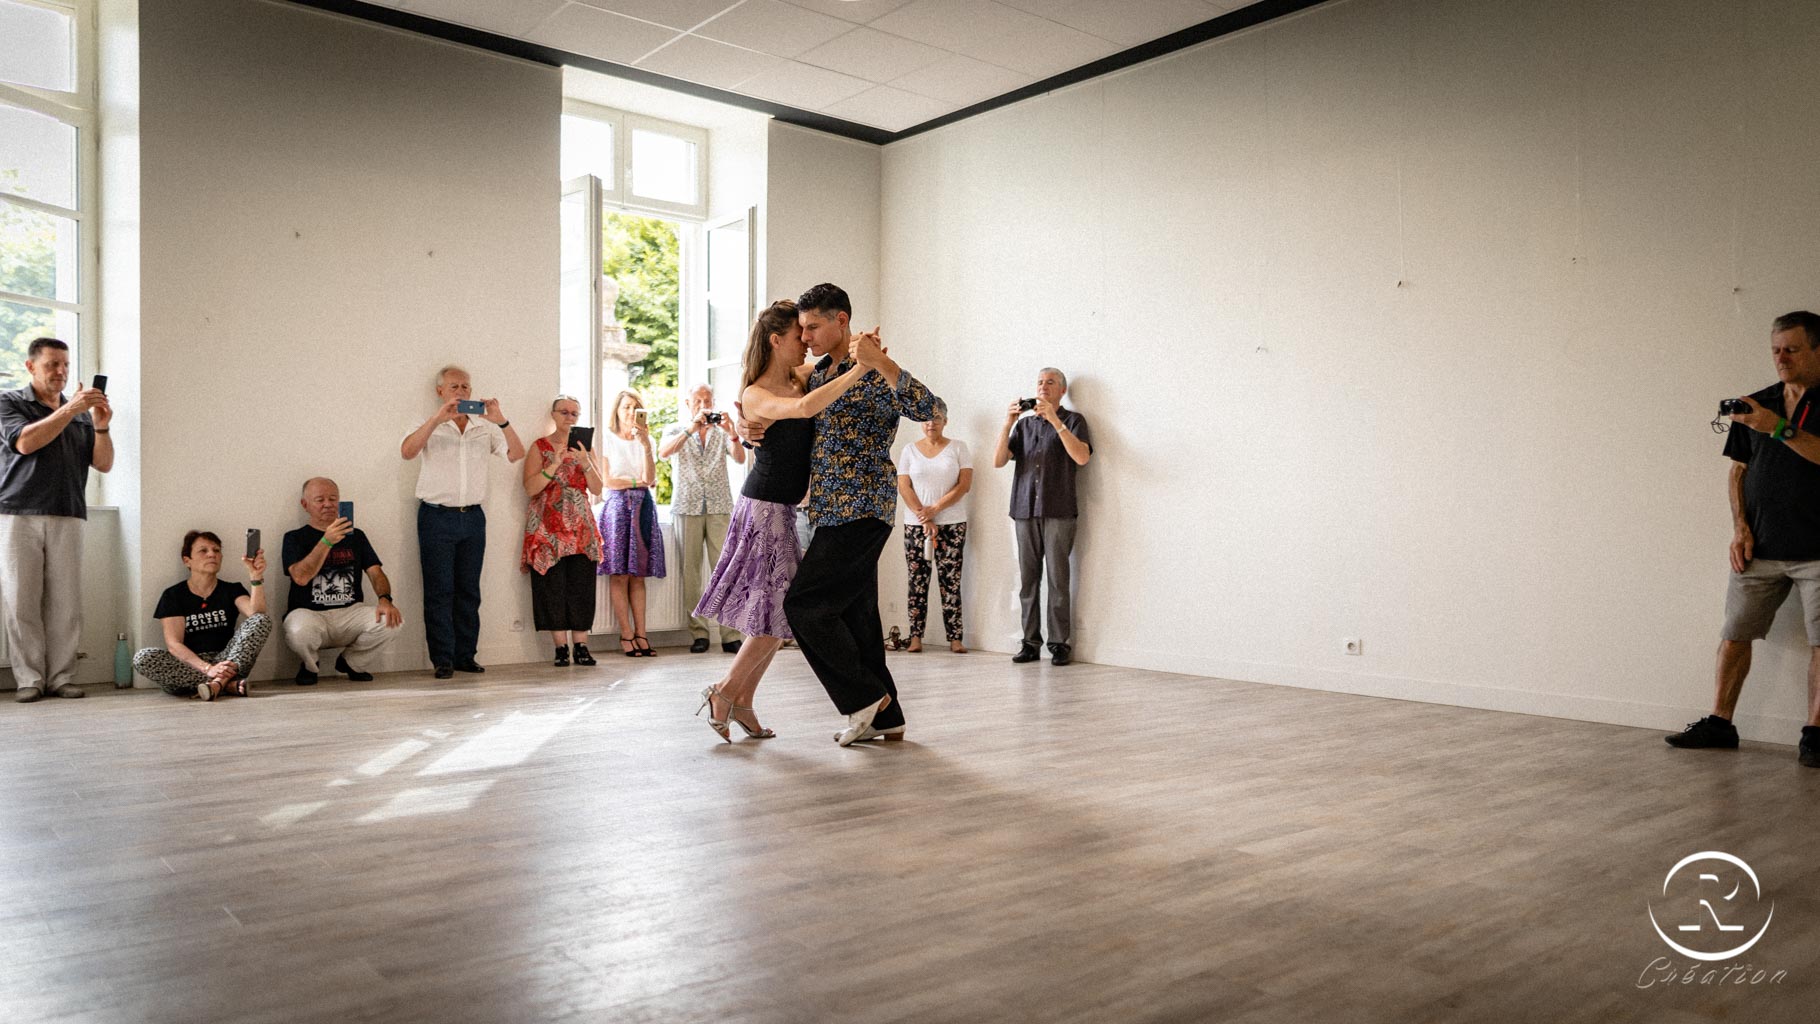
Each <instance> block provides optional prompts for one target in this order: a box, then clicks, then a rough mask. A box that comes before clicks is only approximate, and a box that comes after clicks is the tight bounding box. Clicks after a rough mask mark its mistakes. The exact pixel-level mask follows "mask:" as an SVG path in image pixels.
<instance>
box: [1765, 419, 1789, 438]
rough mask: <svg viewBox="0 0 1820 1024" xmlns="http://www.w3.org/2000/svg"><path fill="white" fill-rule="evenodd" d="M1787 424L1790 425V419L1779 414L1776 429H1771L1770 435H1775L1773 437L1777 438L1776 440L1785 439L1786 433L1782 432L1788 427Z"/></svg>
mask: <svg viewBox="0 0 1820 1024" xmlns="http://www.w3.org/2000/svg"><path fill="white" fill-rule="evenodd" d="M1787 426H1788V420H1787V419H1785V418H1783V417H1781V416H1778V417H1776V429H1774V430H1772V431H1770V432H1769V436H1771V437H1773V438H1775V439H1776V440H1778V441H1780V440H1782V439H1783V436H1784V435H1783V433H1782V431H1783V430H1784V429H1785V428H1786V427H1787Z"/></svg>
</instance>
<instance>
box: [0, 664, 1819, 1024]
mask: <svg viewBox="0 0 1820 1024" xmlns="http://www.w3.org/2000/svg"><path fill="white" fill-rule="evenodd" d="M603 646H607V647H610V645H603ZM728 660H729V659H728V658H727V656H725V655H722V654H720V653H718V652H716V653H714V654H711V655H699V656H692V655H689V654H686V653H684V652H682V651H680V650H666V651H664V652H663V653H662V656H661V657H658V658H655V659H647V660H636V661H635V660H628V659H623V658H619V657H606V658H603V659H602V662H601V664H600V666H599V667H597V668H594V669H566V670H553V669H549V668H545V667H542V666H529V667H519V668H512V669H499V668H496V669H495V670H494V671H492V672H490V673H488V674H487V675H486V676H484V677H480V678H478V679H476V678H474V677H462V678H459V679H456V680H453V681H451V682H446V683H438V682H436V681H434V680H432V679H431V678H430V677H429V676H428V675H395V676H382V677H380V678H379V679H378V680H377V681H375V682H372V683H367V684H355V683H348V682H345V681H340V680H336V681H325V683H324V684H323V685H321V686H318V687H316V688H315V689H314V690H304V689H299V688H296V687H294V686H291V685H288V684H284V685H279V684H267V685H266V686H265V687H264V688H263V689H261V690H260V692H259V693H258V694H257V695H256V696H255V697H254V698H253V699H247V700H226V701H222V702H220V703H216V704H202V703H199V702H184V701H178V700H175V699H172V698H169V697H165V696H163V695H162V694H158V693H155V692H143V691H140V692H132V693H125V694H113V693H96V694H94V696H93V698H92V699H89V700H84V701H57V700H46V701H43V702H41V703H38V704H34V705H29V706H27V705H15V704H12V703H5V704H0V770H3V771H4V775H5V778H6V779H7V780H8V781H7V782H6V783H5V785H4V790H3V794H0V1022H3V1024H31V1022H52V1021H55V1022H84V1024H88V1022H102V1024H107V1022H164V1021H171V1022H186V1024H189V1022H196V1024H201V1022H208V1024H226V1022H324V1024H328V1022H334V1024H347V1022H377V1021H425V1022H438V1024H441V1022H465V1021H487V1022H495V1021H496V1022H521V1021H611V1022H641V1021H759V1022H779V1024H782V1022H804V1021H843V1022H844V1021H868V1022H892V1021H905V1022H909V1021H991V1022H999V1021H1012V1022H1015V1021H1055V1022H1081V1024H1088V1022H1092V1024H1100V1022H1147V1021H1158V1022H1160V1021H1213V1020H1220V1021H1244V1022H1254V1021H1293V1022H1298V1024H1302V1022H1308V1024H1326V1022H1332V1021H1396V1022H1425V1021H1532V1020H1533V1021H1651V1022H1670V1024H1672V1022H1680V1021H1699V1020H1748V1021H1775V1020H1791V1021H1792V1020H1803V1021H1807V1020H1812V1019H1814V1016H1815V1014H1816V1013H1820V857H1817V856H1816V855H1815V848H1816V840H1817V839H1820V771H1815V770H1812V769H1802V768H1799V767H1798V766H1797V765H1796V764H1795V757H1794V751H1793V748H1792V747H1787V746H1768V745H1759V744H1747V745H1746V747H1745V749H1744V750H1742V751H1738V752H1732V753H1724V752H1692V751H1687V752H1684V751H1675V750H1671V749H1670V748H1668V747H1666V746H1665V745H1664V744H1663V743H1662V742H1661V740H1660V739H1659V738H1658V737H1657V734H1655V733H1651V732H1645V731H1640V730H1635V729H1624V728H1617V727H1610V726H1599V725H1588V724H1582V723H1575V722H1565V721H1555V720H1549V719H1541V718H1529V717H1523V716H1518V715H1507V714H1495V713H1487V712H1476V711H1466V710H1460V709H1454V708H1446V707H1438V706H1432V705H1424V704H1413V703H1403V702H1398V701H1387V700H1377V699H1371V698H1363V697H1352V696H1345V695H1336V694H1328V693H1318V692H1310V691H1302V690H1295V689H1287V688H1277V687H1268V686H1258V685H1250V684H1237V683H1226V682H1220V681H1213V680H1206V679H1197V678H1190V677H1185V676H1172V675H1164V674H1159V673H1151V672H1139V671H1131V670H1124V669H1111V668H1103V667H1099V666H1093V665H1075V666H1072V667H1069V668H1065V669H1057V668H1054V667H1052V666H1050V665H1048V664H1047V663H1043V664H1041V665H1036V666H1014V665H1012V664H1010V663H1009V660H1008V659H1007V658H1005V657H1004V656H1002V655H990V654H974V655H969V656H966V657H956V656H953V655H949V654H946V653H945V652H944V653H935V652H930V653H925V654H920V655H893V656H892V664H893V666H894V669H895V671H896V672H897V675H898V679H899V681H900V683H901V685H902V689H903V693H904V697H905V703H906V709H907V711H908V714H909V720H910V729H911V733H910V735H911V738H912V742H908V743H903V744H892V745H878V744H875V745H872V746H870V747H860V748H855V749H849V750H842V749H840V748H837V747H836V746H835V745H834V744H833V743H832V741H831V735H832V733H833V731H834V730H835V729H836V728H837V726H838V724H839V721H838V719H837V717H836V716H835V714H834V713H833V711H832V709H831V707H830V706H829V704H828V703H827V701H826V699H825V697H824V696H823V695H822V692H821V690H820V688H819V687H818V686H817V685H816V683H815V681H814V679H813V677H812V676H811V675H810V674H809V672H808V671H807V669H806V668H805V667H804V665H803V663H802V660H801V658H800V656H798V655H796V654H794V653H793V652H788V651H786V652H784V653H783V655H781V656H780V657H779V659H778V664H777V665H776V667H775V668H774V669H773V672H772V674H771V677H770V679H769V680H767V682H766V684H765V686H764V687H763V688H762V689H761V690H760V693H759V708H760V711H761V713H762V714H763V715H764V717H765V720H766V722H767V723H768V724H770V725H772V726H774V727H775V728H776V729H777V730H778V732H779V733H780V734H781V735H780V737H779V738H777V739H774V740H770V741H764V742H757V741H750V740H743V739H742V740H739V741H738V742H735V743H733V744H731V745H728V744H723V743H722V742H720V740H719V738H718V737H716V736H714V735H713V734H712V733H711V732H710V731H709V730H708V728H707V726H706V725H705V724H704V722H703V720H701V719H694V718H691V717H689V713H690V711H691V710H693V708H694V706H695V700H694V698H693V694H694V693H695V691H696V690H697V689H699V688H700V686H701V685H702V684H703V683H704V682H705V681H707V680H708V679H709V678H710V677H711V676H712V675H713V674H717V673H718V672H719V671H720V669H721V668H722V667H723V666H724V665H725V664H726V662H727V661H728ZM735 736H736V737H737V736H739V733H738V732H737V730H736V731H735ZM1792 740H1793V737H1791V741H1792ZM1708 849H1717V850H1724V851H1729V852H1731V853H1733V854H1736V855H1738V856H1740V857H1743V858H1745V859H1746V860H1748V861H1749V862H1750V863H1751V865H1752V866H1753V867H1754V868H1755V869H1756V871H1757V873H1758V875H1759V877H1760V878H1762V880H1763V883H1764V885H1765V890H1766V891H1765V899H1773V900H1774V901H1775V917H1774V921H1773V924H1772V927H1771V928H1770V930H1769V932H1768V933H1767V934H1766V936H1765V937H1764V939H1763V940H1762V941H1761V942H1760V943H1759V944H1758V945H1757V946H1756V947H1755V948H1754V949H1752V950H1751V951H1750V952H1749V953H1748V954H1747V955H1746V956H1745V957H1743V958H1742V960H1743V961H1748V962H1751V963H1753V964H1755V965H1757V966H1759V967H1763V968H1771V969H1777V970H1786V971H1787V972H1788V975H1787V977H1786V979H1785V980H1784V981H1783V982H1782V983H1781V984H1780V985H1777V986H1773V987H1772V986H1756V987H1751V986H1744V987H1738V986H1725V987H1722V988H1716V987H1711V986H1699V985H1686V986H1683V985H1674V986H1668V985H1656V986H1652V987H1650V988H1647V989H1640V988H1638V987H1637V986H1638V979H1639V977H1640V975H1642V973H1643V972H1644V969H1645V968H1646V967H1647V966H1648V965H1650V963H1651V962H1652V961H1655V960H1656V959H1657V958H1659V957H1663V956H1665V955H1669V956H1671V957H1672V954H1671V953H1670V951H1669V950H1668V949H1667V948H1666V947H1665V946H1664V945H1663V943H1662V942H1661V940H1660V939H1659V938H1657V936H1656V935H1655V933H1654V931H1653V930H1652V928H1651V926H1650V923H1649V920H1648V918H1647V916H1646V908H1647V907H1648V905H1649V900H1650V898H1651V896H1652V895H1654V894H1657V893H1658V892H1659V889H1660V887H1661V885H1662V879H1663V876H1664V875H1665V873H1666V872H1667V871H1668V869H1669V868H1670V866H1672V865H1673V864H1674V863H1675V861H1677V860H1679V859H1680V858H1681V857H1683V856H1685V855H1686V854H1689V853H1692V852H1696V851H1700V850H1708ZM1675 959H1678V960H1679V962H1680V963H1682V964H1683V965H1685V964H1687V963H1689V962H1690V961H1686V960H1685V959H1681V958H1675Z"/></svg>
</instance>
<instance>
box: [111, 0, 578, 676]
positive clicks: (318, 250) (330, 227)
mask: <svg viewBox="0 0 1820 1024" xmlns="http://www.w3.org/2000/svg"><path fill="white" fill-rule="evenodd" d="M224 7H231V10H224ZM139 30H140V33H141V50H140V76H141V88H142V92H141V109H140V124H139V129H140V131H139V135H140V142H141V146H142V149H141V153H140V158H141V163H142V166H141V184H142V189H141V196H140V201H141V206H140V211H139V214H140V217H139V220H140V226H141V231H142V238H141V253H140V256H141V262H142V267H143V278H142V284H143V289H142V297H141V300H140V310H139V311H140V317H141V325H140V327H141V351H140V357H141V365H142V372H143V379H142V382H141V387H142V393H143V395H144V396H145V401H144V407H143V408H142V409H141V410H140V411H139V424H140V427H139V429H140V430H141V431H142V436H141V437H140V438H139V443H140V445H141V448H142V452H143V459H144V467H145V468H144V472H143V479H142V485H141V487H142V490H141V494H140V495H139V500H140V504H141V508H140V516H141V522H142V528H141V529H142V532H141V536H140V538H139V539H140V541H141V542H142V545H143V550H144V555H143V559H144V563H143V580H142V582H140V583H139V584H138V586H137V588H136V589H137V608H136V610H135V613H134V614H133V615H132V616H131V621H130V626H131V628H132V629H133V631H134V638H135V640H143V639H145V638H148V637H154V636H155V635H156V634H155V632H154V629H153V624H152V623H151V621H150V614H151V609H152V606H153V604H154V602H155V601H156V597H157V594H158V593H159V591H160V590H162V589H163V588H164V587H166V586H168V585H170V584H171V583H172V582H175V581H176V580H177V579H179V578H181V576H182V573H183V569H182V566H181V564H180V563H179V561H178V558H177V547H178V543H179V540H180V539H181V537H182V535H183V533H184V531H185V530H186V529H189V528H191V527H207V528H211V529H214V530H215V531H216V532H218V533H220V534H221V535H222V537H223V539H224V541H226V543H227V546H228V547H229V548H230V549H235V548H237V547H238V546H239V543H240V540H241V537H242V535H243V533H244V531H245V529H246V528H247V527H255V526H256V527H259V528H260V529H262V530H263V531H264V535H265V541H266V544H265V546H266V550H267V553H268V555H269V556H270V557H271V560H272V562H273V563H274V564H273V566H272V568H271V570H270V571H269V573H268V576H269V579H270V580H271V581H272V583H273V584H274V586H275V587H276V588H277V593H276V594H275V596H276V597H279V598H280V599H281V598H282V593H283V589H282V588H283V584H284V579H283V574H282V568H281V567H279V566H278V565H277V564H276V563H277V562H278V561H279V559H278V553H279V546H280V539H281V537H282V535H283V533H284V532H285V531H286V530H289V529H292V528H294V527H296V526H298V525H300V524H301V523H302V522H303V520H304V516H303V514H302V511H301V509H299V508H298V505H297V490H298V486H299V484H300V483H301V482H302V480H303V479H304V478H305V477H308V476H311V475H314V474H327V475H331V476H333V477H335V478H336V479H337V480H338V481H339V482H340V484H341V491H342V495H343V497H344V498H347V499H350V500H352V501H354V502H355V503H356V508H357V512H356V518H357V521H358V524H359V525H360V526H361V527H362V528H363V529H364V530H366V531H367V533H368V535H369V536H370V537H371V539H372V541H373V544H374V546H375V547H376V548H377V549H378V551H379V554H380V556H381V558H383V559H384V560H385V563H386V570H387V572H388V573H389V574H390V575H391V577H392V579H393V581H394V583H395V584H396V587H397V591H398V596H399V603H400V604H401V606H402V607H403V609H404V611H405V617H406V624H405V626H404V628H403V633H402V635H401V636H400V637H399V638H398V642H396V643H394V644H393V645H392V646H391V647H390V648H389V651H388V655H387V659H386V662H385V664H384V665H383V667H384V668H388V669H405V668H417V667H423V666H425V665H427V664H428V659H427V655H426V652H425V650H424V647H423V628H422V618H421V616H422V609H423V602H422V598H421V585H420V581H419V575H418V573H419V570H418V560H417V542H416V526H415V523H416V519H415V505H416V502H415V499H414V497H413V491H414V486H415V481H416V469H415V466H414V465H408V464H406V463H404V462H403V461H402V460H401V459H400V458H399V455H398V443H399V440H400V439H401V438H402V437H403V436H404V434H405V433H406V432H408V431H409V430H411V429H412V428H414V427H415V426H416V425H417V424H418V423H420V422H421V421H422V420H423V418H424V417H426V416H427V415H428V414H429V413H430V411H431V410H432V409H433V407H434V398H433V396H432V394H431V392H430V386H429V380H430V376H431V374H432V373H433V372H434V371H435V370H436V369H437V368H438V367H440V366H441V365H443V364H444V363H446V362H458V363H462V364H465V365H466V366H467V367H468V368H469V369H470V370H471V371H472V373H473V375H474V382H475V386H476V390H477V394H480V395H484V396H487V397H498V398H499V399H500V400H501V401H502V403H503V404H504V407H505V410H506V413H507V415H508V416H509V417H510V418H511V419H512V421H513V424H514V426H515V427H516V428H517V430H518V431H519V433H520V435H521V436H524V437H531V436H535V435H536V434H538V433H540V432H541V431H542V430H543V429H544V420H545V416H544V412H543V410H544V409H546V408H547V403H548V400H549V396H550V395H551V394H552V393H553V392H554V389H555V386H556V366H557V361H556V353H557V341H556V316H557V256H558V246H557V191H558V182H557V145H558V138H557V136H558V116H559V113H560V105H561V78H560V75H559V73H558V72H557V71H556V70H555V69H552V68H546V67H539V66H535V65H531V64H527V63H523V62H519V61H515V60H511V59H508V58H503V57H499V56H495V55H490V54H486V53H482V52H479V51H475V50H470V49H466V48H463V47H458V46H454V45H450V44H445V43H442V42H437V41H432V40H428V39H423V38H419V37H415V36H411V35H407V34H404V33H400V32H395V31H391V30H385V29H378V28H375V27H374V26H372V25H370V24H365V23H359V22H354V21H350V20H346V19H343V18H340V17H337V16H333V15H328V14H323V13H320V12H316V11H311V10H308V9H304V8H300V7H295V6H292V5H289V4H284V3H269V2H264V0H234V2H233V3H232V4H231V5H224V4H223V3H222V2H221V0H158V2H155V3H154V2H146V3H145V4H143V6H142V9H141V11H140V16H139ZM515 470H516V467H508V466H507V465H506V464H505V463H504V462H503V461H501V462H500V463H499V464H498V465H497V466H496V467H495V469H494V471H493V475H494V479H493V482H492V498H491V500H490V506H491V514H490V516H489V527H488V554H487V563H486V571H485V575H484V577H483V590H484V593H485V595H486V598H485V600H486V603H485V606H484V608H483V611H482V619H483V625H482V634H481V646H480V658H481V660H482V661H483V662H485V661H487V660H489V659H491V660H495V661H524V660H531V659H533V658H535V657H537V656H539V655H540V654H541V653H542V652H543V647H544V645H543V644H542V643H541V641H538V640H537V639H536V637H535V635H534V634H532V633H530V632H528V631H526V632H523V633H513V632H511V631H510V624H511V621H512V619H514V618H515V617H517V618H523V619H525V620H527V624H528V620H529V618H530V597H529V590H528V587H527V585H526V584H525V582H524V580H523V577H522V576H521V575H520V574H519V572H518V557H517V556H518V548H519V537H520V535H521V529H522V516H523V507H524V504H523V498H522V497H521V495H520V493H519V492H518V490H517V488H516V485H515V479H516V476H515ZM279 647H282V644H274V645H273V648H274V649H276V648H279ZM294 665H295V660H294V659H293V658H291V657H290V656H289V655H288V653H287V654H285V655H284V657H283V659H282V664H279V661H278V659H277V658H276V657H275V656H274V654H273V653H268V655H267V657H266V659H265V660H264V662H263V663H262V668H263V670H264V671H272V670H278V671H284V672H288V671H290V670H291V669H292V668H293V667H294Z"/></svg>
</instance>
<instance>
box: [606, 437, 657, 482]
mask: <svg viewBox="0 0 1820 1024" xmlns="http://www.w3.org/2000/svg"><path fill="white" fill-rule="evenodd" d="M594 447H596V448H598V449H599V450H600V454H602V455H604V456H606V458H607V475H608V476H629V477H631V478H632V479H634V480H637V479H639V478H640V477H642V476H644V475H645V446H644V442H642V441H640V440H639V439H638V437H637V435H633V436H632V437H631V438H624V437H620V436H619V435H618V434H615V433H612V432H611V431H604V432H602V433H599V434H595V435H594Z"/></svg>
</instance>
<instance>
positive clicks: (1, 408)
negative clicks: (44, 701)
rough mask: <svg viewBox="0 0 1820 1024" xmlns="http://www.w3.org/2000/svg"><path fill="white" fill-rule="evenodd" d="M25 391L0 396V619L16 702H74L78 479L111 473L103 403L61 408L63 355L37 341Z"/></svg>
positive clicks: (84, 400)
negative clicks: (50, 697) (49, 697)
mask: <svg viewBox="0 0 1820 1024" xmlns="http://www.w3.org/2000/svg"><path fill="white" fill-rule="evenodd" d="M25 369H26V372H28V373H30V374H31V378H32V380H31V384H30V385H29V386H27V387H23V388H20V389H19V390H18V391H5V392H0V611H3V612H4V614H5V616H6V640H7V646H8V647H9V648H10V649H11V651H12V661H13V680H14V682H15V683H17V684H18V688H19V689H18V697H17V700H18V701H19V703H21V704H29V703H31V702H32V701H35V700H37V699H38V698H40V697H42V696H44V695H45V694H46V693H53V694H56V695H57V696H59V697H80V696H82V695H83V694H82V689H81V688H80V687H78V686H77V685H76V684H75V682H74V679H73V677H74V676H75V673H76V646H77V643H78V642H79V641H80V640H81V638H82V521H83V520H84V519H87V518H88V502H87V500H86V499H85V498H84V496H83V491H84V489H85V488H86V487H87V485H88V471H89V468H90V467H93V468H95V469H97V470H99V471H101V472H103V473H105V472H107V471H108V470H110V469H112V468H113V467H114V444H113V441H112V440H110V439H109V437H108V424H109V422H111V421H112V420H113V417H114V411H113V409H112V408H110V407H109V406H108V404H107V395H105V394H103V393H102V392H100V391H97V390H95V389H94V388H85V387H83V386H81V385H80V384H78V385H77V386H76V394H75V396H74V397H72V398H70V399H68V400H65V399H64V397H63V386H64V385H65V384H66V383H67V382H68V380H69V372H70V353H69V346H68V345H66V344H64V343H63V342H61V341H58V340H57V339H55V338H39V339H38V340H36V341H34V342H32V343H31V346H30V347H29V348H28V349H27V350H26V357H25Z"/></svg>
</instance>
